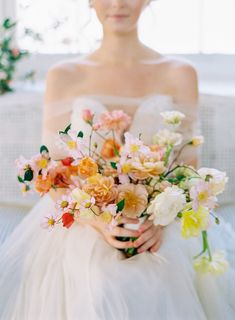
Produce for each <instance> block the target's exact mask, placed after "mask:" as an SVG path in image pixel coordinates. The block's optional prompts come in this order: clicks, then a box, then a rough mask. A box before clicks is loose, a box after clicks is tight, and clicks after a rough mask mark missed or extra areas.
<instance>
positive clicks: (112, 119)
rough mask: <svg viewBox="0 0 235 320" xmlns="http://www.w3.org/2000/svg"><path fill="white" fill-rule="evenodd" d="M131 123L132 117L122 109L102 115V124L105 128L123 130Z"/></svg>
mask: <svg viewBox="0 0 235 320" xmlns="http://www.w3.org/2000/svg"><path fill="white" fill-rule="evenodd" d="M130 123H131V118H130V117H129V116H128V115H127V114H126V113H125V112H123V111H122V110H113V111H110V112H105V113H103V114H102V115H101V118H100V125H101V128H102V129H104V130H114V131H117V132H123V131H124V130H125V129H126V128H127V127H128V126H129V125H130Z"/></svg>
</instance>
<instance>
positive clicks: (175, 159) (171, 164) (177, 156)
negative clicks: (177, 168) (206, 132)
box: [168, 142, 188, 170]
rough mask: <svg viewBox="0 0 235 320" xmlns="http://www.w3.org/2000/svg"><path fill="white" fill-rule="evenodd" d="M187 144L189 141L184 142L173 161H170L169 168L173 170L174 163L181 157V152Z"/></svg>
mask: <svg viewBox="0 0 235 320" xmlns="http://www.w3.org/2000/svg"><path fill="white" fill-rule="evenodd" d="M187 145H188V142H187V143H185V144H183V146H182V147H181V148H180V149H179V151H178V152H177V154H176V156H175V158H174V159H173V160H172V162H171V163H170V165H169V168H168V170H171V168H172V166H173V164H174V163H175V162H176V161H177V159H178V158H179V156H180V155H181V153H182V152H183V150H184V148H185V147H187Z"/></svg>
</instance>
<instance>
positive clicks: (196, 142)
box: [191, 136, 204, 147]
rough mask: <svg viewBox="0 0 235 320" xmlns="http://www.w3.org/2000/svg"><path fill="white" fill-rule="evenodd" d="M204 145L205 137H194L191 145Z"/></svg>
mask: <svg viewBox="0 0 235 320" xmlns="http://www.w3.org/2000/svg"><path fill="white" fill-rule="evenodd" d="M203 143H204V137H203V136H194V137H193V138H192V141H191V144H192V145H193V146H194V147H198V146H200V145H201V144H203Z"/></svg>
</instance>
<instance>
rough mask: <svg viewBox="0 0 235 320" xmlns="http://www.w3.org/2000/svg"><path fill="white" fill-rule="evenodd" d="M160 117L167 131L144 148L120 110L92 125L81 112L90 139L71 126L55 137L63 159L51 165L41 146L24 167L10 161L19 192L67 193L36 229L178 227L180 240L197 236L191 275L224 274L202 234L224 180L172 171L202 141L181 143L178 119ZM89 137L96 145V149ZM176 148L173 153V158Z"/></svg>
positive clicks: (212, 173)
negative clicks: (142, 222) (88, 222)
mask: <svg viewBox="0 0 235 320" xmlns="http://www.w3.org/2000/svg"><path fill="white" fill-rule="evenodd" d="M161 116H162V117H163V121H164V122H165V124H166V126H167V128H165V129H163V130H160V131H158V132H156V134H155V136H154V137H153V143H152V144H151V145H146V144H145V143H144V142H143V141H142V140H141V135H140V136H139V137H134V136H132V135H131V134H130V133H129V132H128V127H129V125H130V123H131V119H130V117H129V116H128V115H127V114H125V113H124V112H123V111H121V110H115V111H112V112H105V113H103V114H101V115H100V117H99V119H98V120H97V121H94V113H92V111H90V110H89V109H85V110H83V120H84V121H85V122H86V123H87V125H89V126H90V134H89V136H87V137H85V136H84V133H83V132H82V131H78V132H77V131H75V130H73V129H72V127H71V125H69V126H68V127H67V128H66V129H65V130H64V131H60V132H59V143H60V146H61V147H62V148H63V149H64V150H65V151H66V152H67V153H66V155H67V157H66V158H64V159H60V160H52V159H51V157H50V154H49V151H48V148H47V147H46V146H42V147H41V149H40V153H39V154H37V155H36V156H34V157H32V158H31V159H30V160H26V159H24V158H23V157H20V159H19V160H17V166H18V180H19V182H20V184H21V186H22V191H23V192H24V193H28V192H30V191H31V192H32V191H36V192H38V193H40V194H41V195H44V194H45V193H47V192H49V191H50V190H51V189H55V190H57V189H58V188H65V189H66V192H65V193H64V195H63V196H61V198H60V199H59V200H58V201H56V204H55V211H54V212H52V213H49V212H48V215H47V216H46V217H45V219H44V221H43V222H42V227H44V228H48V229H49V230H51V229H53V228H54V227H55V226H57V225H58V224H62V225H63V227H65V228H70V227H71V226H72V225H73V224H75V223H78V222H79V221H80V219H100V220H101V221H102V222H103V223H105V224H106V225H107V228H114V227H115V226H117V225H118V224H119V222H120V218H121V217H130V218H142V217H143V219H151V220H153V222H154V224H155V225H161V226H167V225H169V224H170V223H172V222H173V221H175V220H177V221H178V222H179V223H180V232H181V236H182V237H184V238H186V239H187V238H190V237H198V236H200V234H201V235H202V240H203V241H202V242H203V248H202V251H201V253H199V254H198V255H197V256H195V259H194V267H195V269H196V270H198V271H202V272H212V273H214V274H220V273H223V272H224V271H225V270H226V269H227V268H228V262H227V261H226V260H225V257H224V254H223V252H217V253H214V254H212V252H211V250H210V246H209V241H208V237H207V234H208V231H207V230H208V229H209V227H210V225H211V219H215V222H216V223H217V224H219V219H218V217H216V216H215V214H214V211H213V210H214V209H215V208H216V207H217V206H218V203H217V195H219V194H220V193H222V192H223V190H224V187H225V184H226V182H227V180H228V178H227V177H226V174H225V173H224V172H220V171H218V170H216V169H212V168H201V169H199V170H196V169H195V168H193V167H192V166H189V165H186V164H177V160H178V157H179V155H180V154H181V153H182V151H183V150H184V149H185V148H186V147H187V146H188V145H191V146H195V147H197V146H199V145H200V144H202V143H203V137H202V136H195V137H192V139H191V140H190V141H187V142H186V143H184V144H182V141H183V137H182V135H181V134H180V133H178V132H177V128H178V127H179V126H180V125H181V122H182V120H183V119H184V118H185V115H184V114H182V113H181V112H178V111H168V112H163V113H161ZM94 135H96V136H97V137H99V139H102V141H103V143H100V144H98V143H97V142H95V141H94V139H93V138H94ZM180 145H181V146H180ZM176 146H180V148H178V151H175V149H176ZM119 239H120V238H119ZM135 239H136V238H131V240H133V241H134V240H135ZM121 240H123V241H126V240H130V238H121ZM124 251H125V253H126V255H127V256H132V255H134V254H136V253H137V249H136V248H130V249H125V250H124Z"/></svg>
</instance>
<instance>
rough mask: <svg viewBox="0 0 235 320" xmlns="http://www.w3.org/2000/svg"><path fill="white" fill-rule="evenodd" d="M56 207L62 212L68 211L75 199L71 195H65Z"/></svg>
mask: <svg viewBox="0 0 235 320" xmlns="http://www.w3.org/2000/svg"><path fill="white" fill-rule="evenodd" d="M55 207H56V209H57V210H58V211H59V212H61V213H64V212H66V211H68V210H69V209H72V207H73V200H72V198H71V197H70V196H69V195H63V196H62V197H61V198H60V199H59V200H58V201H57V202H56V205H55Z"/></svg>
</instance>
